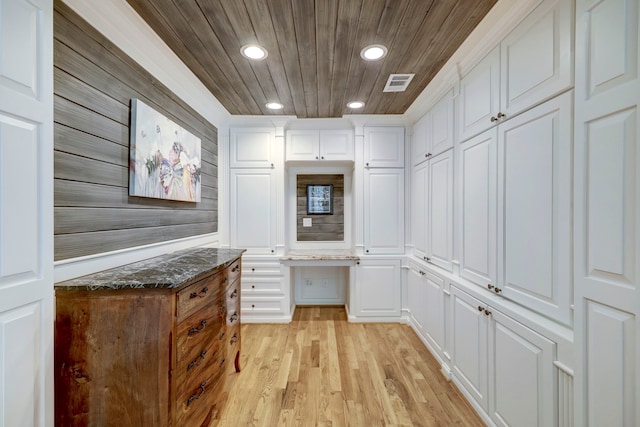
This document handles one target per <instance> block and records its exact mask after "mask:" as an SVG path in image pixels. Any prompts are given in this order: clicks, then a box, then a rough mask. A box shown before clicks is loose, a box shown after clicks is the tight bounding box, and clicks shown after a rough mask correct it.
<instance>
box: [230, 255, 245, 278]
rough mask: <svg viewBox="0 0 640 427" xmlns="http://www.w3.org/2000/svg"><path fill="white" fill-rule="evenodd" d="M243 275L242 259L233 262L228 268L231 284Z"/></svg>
mask: <svg viewBox="0 0 640 427" xmlns="http://www.w3.org/2000/svg"><path fill="white" fill-rule="evenodd" d="M241 274H242V261H241V260H240V258H238V259H237V260H235V261H234V262H232V263H231V264H230V265H229V267H227V276H228V277H229V283H233V282H234V281H235V280H236V279H238V278H239V277H240V275H241Z"/></svg>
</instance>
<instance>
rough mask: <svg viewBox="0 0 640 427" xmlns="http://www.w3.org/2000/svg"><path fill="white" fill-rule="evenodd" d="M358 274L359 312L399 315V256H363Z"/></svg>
mask: <svg viewBox="0 0 640 427" xmlns="http://www.w3.org/2000/svg"><path fill="white" fill-rule="evenodd" d="M355 277H356V285H355V295H354V296H355V308H356V313H355V314H356V316H362V317H399V316H400V309H401V289H400V282H401V280H400V260H394V259H391V260H389V259H378V260H360V261H358V265H357V266H356V274H355Z"/></svg>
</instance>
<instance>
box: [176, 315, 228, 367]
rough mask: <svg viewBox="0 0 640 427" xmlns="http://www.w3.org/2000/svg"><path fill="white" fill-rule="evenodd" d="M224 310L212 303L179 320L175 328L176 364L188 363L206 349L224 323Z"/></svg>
mask: <svg viewBox="0 0 640 427" xmlns="http://www.w3.org/2000/svg"><path fill="white" fill-rule="evenodd" d="M225 315H226V310H225V309H224V305H221V304H220V303H217V304H212V305H209V306H207V307H205V309H203V310H201V311H199V312H197V313H195V314H193V315H192V316H191V317H189V318H187V319H186V320H184V321H182V322H180V323H179V324H178V326H177V330H176V366H182V365H183V364H185V363H186V364H189V363H191V361H193V360H195V359H197V357H198V356H199V355H200V354H201V352H202V351H204V350H207V349H208V348H209V347H210V345H211V343H212V342H214V340H217V337H218V335H219V334H220V333H221V332H222V330H223V327H224V325H225Z"/></svg>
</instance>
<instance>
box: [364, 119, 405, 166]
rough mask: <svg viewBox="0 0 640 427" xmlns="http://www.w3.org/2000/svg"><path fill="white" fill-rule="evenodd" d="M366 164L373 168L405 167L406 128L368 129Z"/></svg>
mask: <svg viewBox="0 0 640 427" xmlns="http://www.w3.org/2000/svg"><path fill="white" fill-rule="evenodd" d="M364 164H365V166H366V167H371V168H402V167H404V127H366V128H365V130H364Z"/></svg>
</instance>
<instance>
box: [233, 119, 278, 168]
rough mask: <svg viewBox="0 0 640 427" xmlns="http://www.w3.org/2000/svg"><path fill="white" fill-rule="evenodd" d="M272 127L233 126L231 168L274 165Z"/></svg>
mask: <svg viewBox="0 0 640 427" xmlns="http://www.w3.org/2000/svg"><path fill="white" fill-rule="evenodd" d="M274 144H275V131H274V130H273V129H272V128H233V129H231V132H230V145H229V148H230V158H229V167H231V168H270V167H273V166H274V153H273V146H274Z"/></svg>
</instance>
